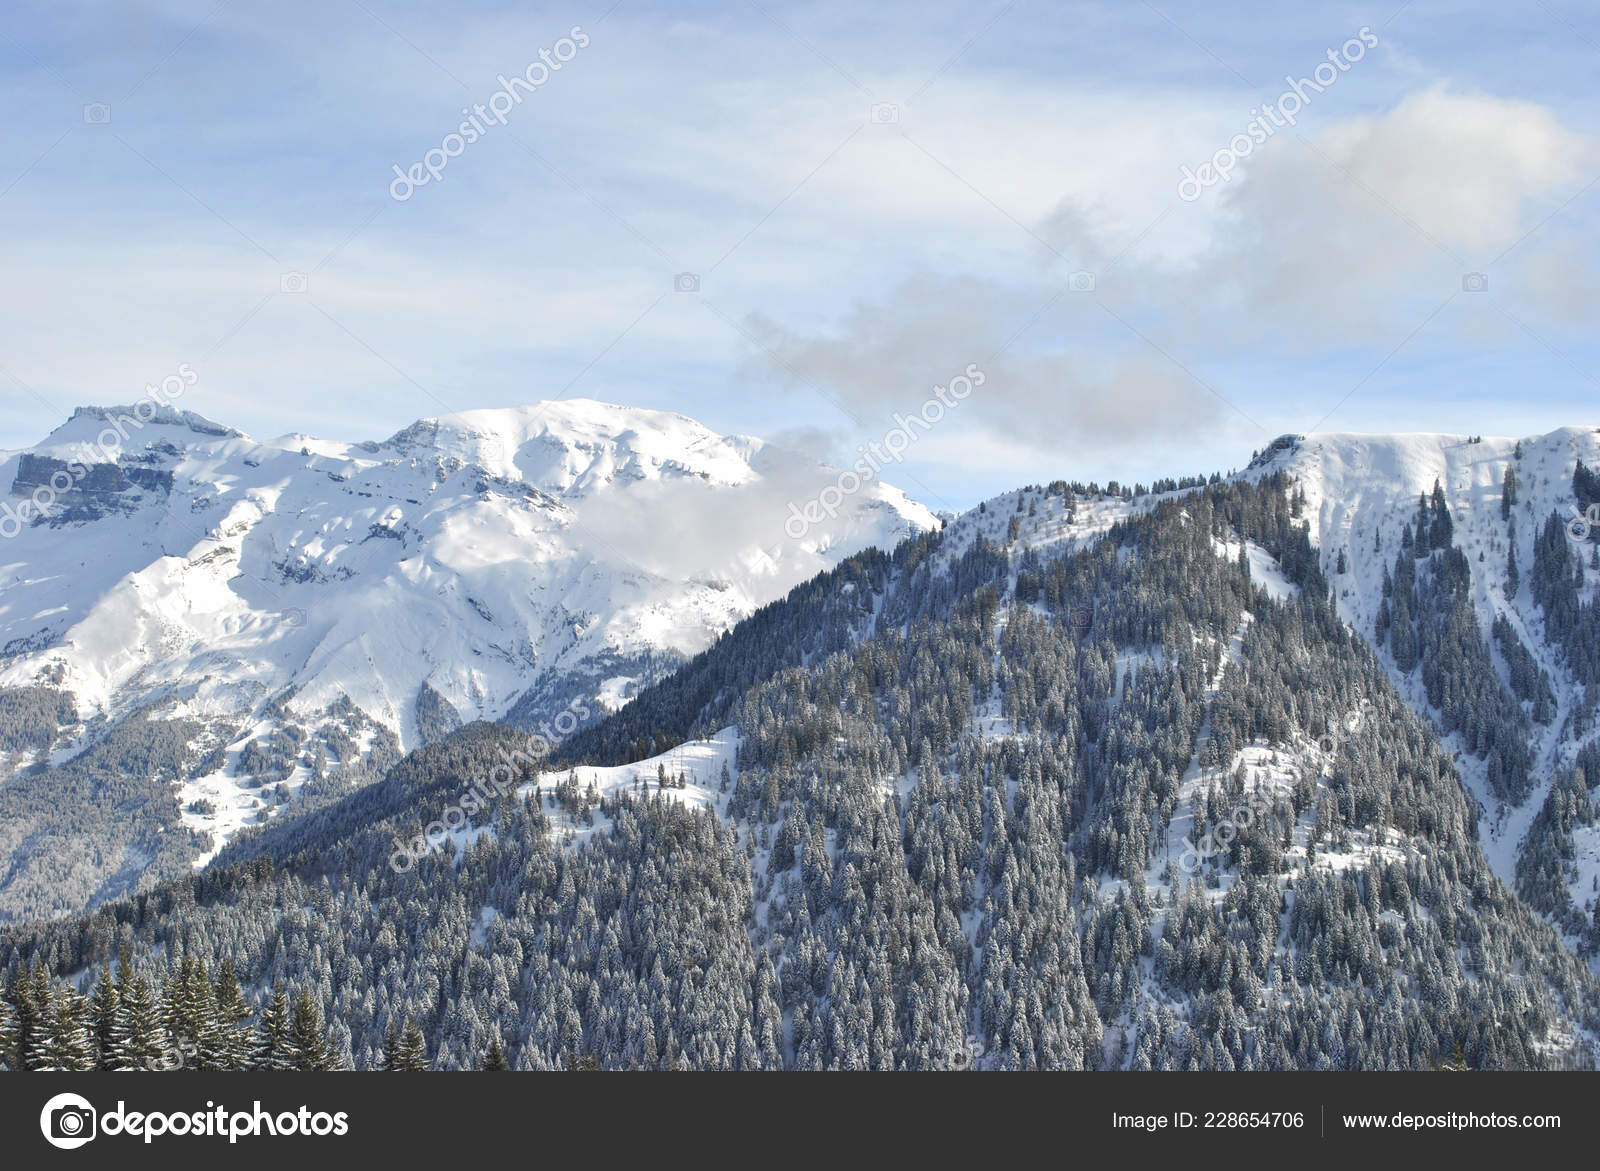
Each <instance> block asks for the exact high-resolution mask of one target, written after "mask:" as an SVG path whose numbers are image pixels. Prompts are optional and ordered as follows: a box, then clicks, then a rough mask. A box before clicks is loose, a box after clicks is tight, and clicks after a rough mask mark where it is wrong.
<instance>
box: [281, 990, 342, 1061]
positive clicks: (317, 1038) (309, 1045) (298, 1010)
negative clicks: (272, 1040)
mask: <svg viewBox="0 0 1600 1171" xmlns="http://www.w3.org/2000/svg"><path fill="white" fill-rule="evenodd" d="M287 1042H288V1049H289V1064H290V1068H292V1069H296V1070H299V1071H301V1072H307V1071H311V1070H324V1069H332V1068H333V1060H334V1055H333V1051H332V1048H331V1047H330V1046H329V1044H328V1038H327V1035H326V1034H325V1033H324V1032H323V1029H322V1013H321V1012H320V1011H319V1010H318V1009H317V1002H316V1001H314V1000H312V999H311V994H310V993H309V992H306V991H304V990H302V991H300V992H297V993H295V997H294V1008H293V1010H292V1012H291V1014H290V1020H289V1034H288V1038H287Z"/></svg>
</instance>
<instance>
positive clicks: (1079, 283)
mask: <svg viewBox="0 0 1600 1171" xmlns="http://www.w3.org/2000/svg"><path fill="white" fill-rule="evenodd" d="M1067 283H1068V284H1069V285H1070V286H1071V287H1072V291H1073V292H1074V293H1092V292H1094V273H1092V272H1075V273H1073V274H1072V276H1070V277H1069V278H1067Z"/></svg>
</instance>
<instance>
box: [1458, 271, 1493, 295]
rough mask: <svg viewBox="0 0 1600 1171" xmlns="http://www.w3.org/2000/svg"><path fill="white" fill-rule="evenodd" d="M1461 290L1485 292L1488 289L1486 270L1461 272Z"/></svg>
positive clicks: (1464, 291)
mask: <svg viewBox="0 0 1600 1171" xmlns="http://www.w3.org/2000/svg"><path fill="white" fill-rule="evenodd" d="M1461 291H1462V292H1463V293H1487V292H1488V291H1489V274H1488V273H1486V272H1468V273H1462V274H1461Z"/></svg>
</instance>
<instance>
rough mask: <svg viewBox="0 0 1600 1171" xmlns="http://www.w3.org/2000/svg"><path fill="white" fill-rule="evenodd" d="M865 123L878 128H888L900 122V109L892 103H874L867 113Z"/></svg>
mask: <svg viewBox="0 0 1600 1171" xmlns="http://www.w3.org/2000/svg"><path fill="white" fill-rule="evenodd" d="M867 121H868V122H873V123H876V124H877V125H879V126H889V125H891V124H893V123H895V122H898V121H900V107H899V106H897V105H895V104H894V103H893V102H874V103H873V104H872V108H871V109H870V110H868V111H867Z"/></svg>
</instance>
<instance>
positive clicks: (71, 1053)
mask: <svg viewBox="0 0 1600 1171" xmlns="http://www.w3.org/2000/svg"><path fill="white" fill-rule="evenodd" d="M94 1067H95V1052H94V1035H93V1033H92V1032H91V1030H90V1022H89V1002H88V1001H87V1000H85V999H84V998H83V997H82V996H80V995H79V994H78V993H77V992H75V991H74V990H73V989H71V988H62V989H60V990H59V991H58V992H57V994H56V996H55V997H54V998H53V999H52V1001H51V1002H50V1003H49V1006H48V1008H47V1009H46V1011H45V1012H43V1013H42V1014H41V1015H40V1037H39V1041H38V1044H36V1045H35V1046H34V1056H33V1062H32V1064H31V1065H30V1066H29V1067H28V1068H30V1069H33V1070H37V1071H38V1072H40V1073H86V1072H88V1071H89V1070H92V1069H94Z"/></svg>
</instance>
